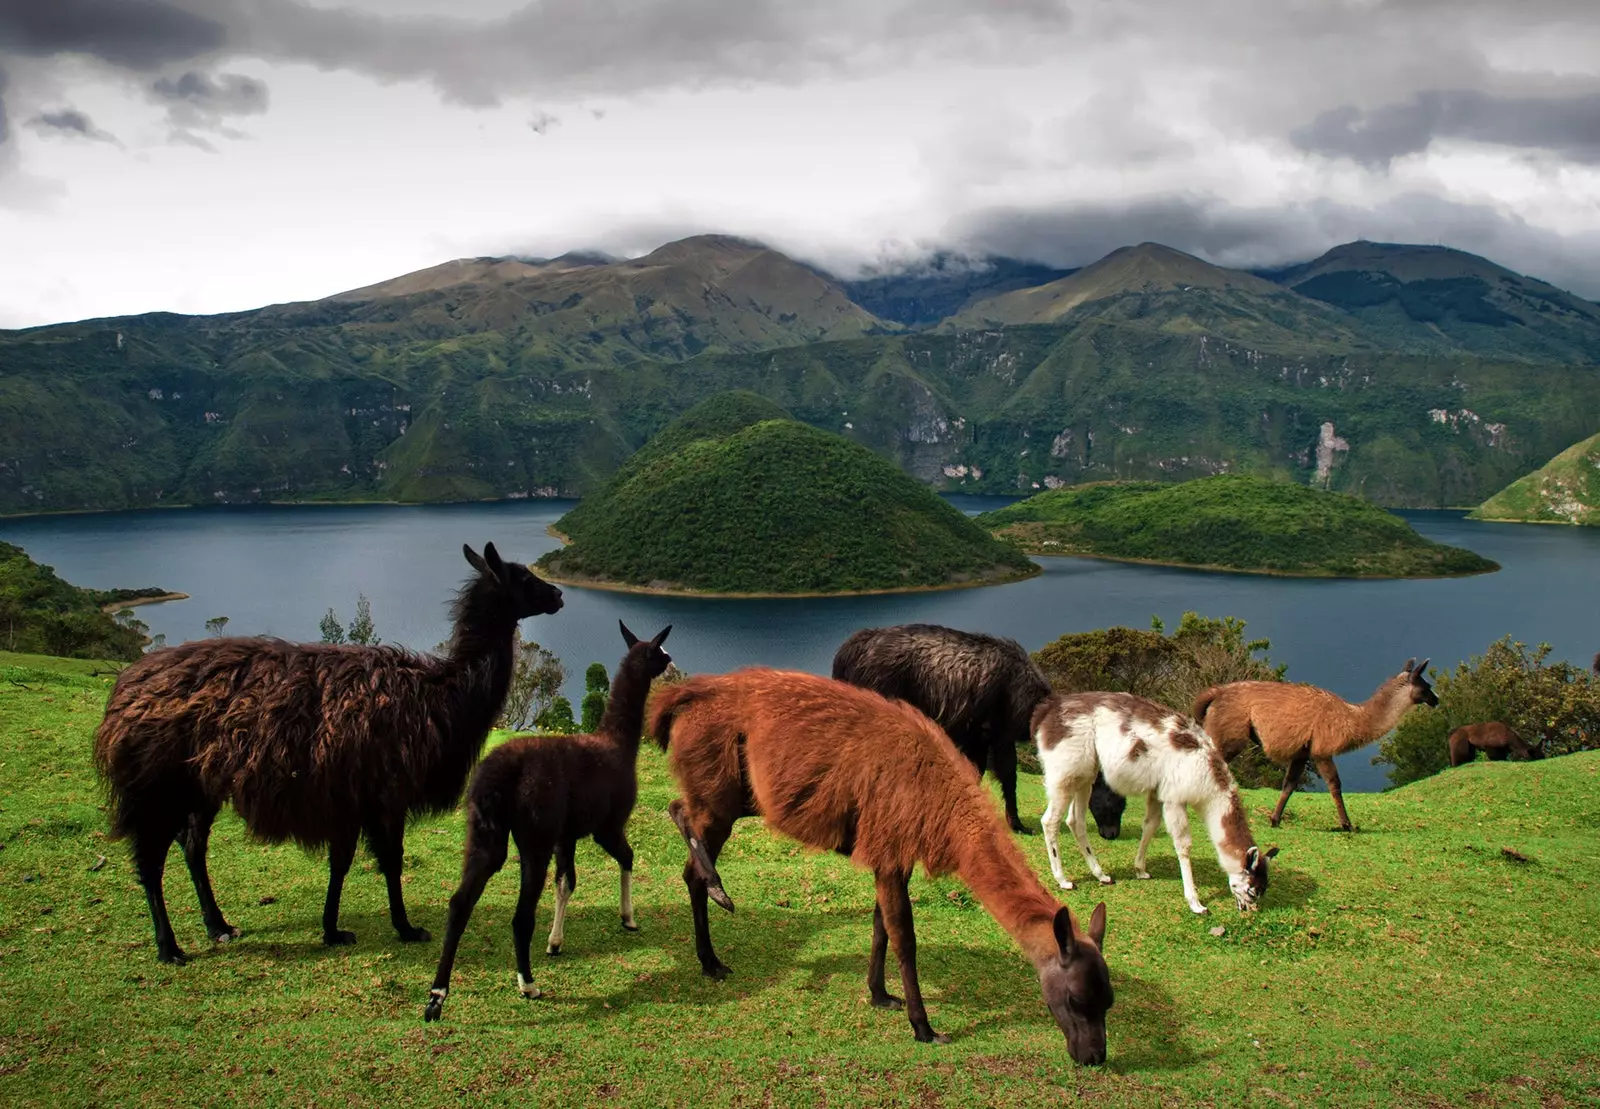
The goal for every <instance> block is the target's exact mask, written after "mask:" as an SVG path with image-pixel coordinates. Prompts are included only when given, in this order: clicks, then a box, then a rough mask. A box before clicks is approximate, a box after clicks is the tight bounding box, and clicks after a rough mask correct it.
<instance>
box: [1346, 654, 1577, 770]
mask: <svg viewBox="0 0 1600 1109" xmlns="http://www.w3.org/2000/svg"><path fill="white" fill-rule="evenodd" d="M1550 650H1551V648H1550V644H1548V643H1541V644H1539V646H1538V647H1536V648H1533V649H1532V650H1529V648H1528V646H1527V644H1525V643H1518V642H1515V641H1514V640H1512V638H1511V637H1510V636H1509V635H1508V636H1506V637H1505V638H1503V639H1499V640H1496V641H1495V642H1494V643H1491V644H1490V645H1489V648H1488V650H1486V651H1484V653H1483V654H1482V655H1474V656H1473V657H1472V658H1471V659H1469V660H1468V661H1466V662H1463V663H1461V664H1460V665H1458V666H1457V667H1456V669H1455V673H1453V674H1452V673H1444V672H1440V671H1434V678H1433V683H1434V684H1433V691H1434V693H1435V694H1436V695H1437V696H1438V698H1439V704H1438V706H1437V707H1435V708H1418V709H1415V710H1413V711H1412V712H1408V713H1407V714H1406V715H1405V718H1404V719H1402V720H1401V721H1400V726H1399V727H1398V728H1396V729H1395V730H1394V732H1393V733H1392V734H1391V735H1390V736H1389V737H1388V738H1386V739H1384V740H1383V742H1382V743H1381V744H1380V745H1379V747H1378V755H1377V757H1376V758H1374V759H1373V760H1372V761H1373V762H1379V761H1383V762H1388V763H1390V764H1392V765H1391V767H1390V770H1389V783H1390V785H1391V786H1403V785H1405V784H1406V783H1407V782H1414V781H1417V780H1418V779H1419V778H1426V777H1428V776H1429V775H1432V774H1437V773H1438V772H1439V771H1441V770H1443V769H1444V768H1445V767H1447V766H1449V765H1450V752H1449V748H1448V746H1447V741H1448V739H1449V736H1450V733H1451V732H1452V731H1454V730H1455V729H1456V728H1459V727H1461V725H1463V724H1479V723H1484V722H1487V721H1491V720H1498V721H1501V722H1502V723H1505V724H1508V725H1510V726H1511V729H1512V730H1513V731H1515V732H1516V733H1517V734H1518V735H1519V736H1521V737H1522V738H1523V739H1524V740H1526V741H1527V742H1528V743H1529V744H1538V743H1541V742H1542V743H1543V744H1544V753H1545V754H1546V755H1566V754H1571V753H1572V752H1573V751H1589V750H1594V749H1595V748H1597V747H1600V677H1597V676H1596V675H1595V674H1593V673H1591V672H1590V671H1587V670H1585V669H1583V668H1582V667H1581V666H1574V665H1573V664H1572V663H1570V662H1555V663H1551V662H1548V661H1546V660H1547V659H1548V658H1549V655H1550Z"/></svg>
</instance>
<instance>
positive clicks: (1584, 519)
mask: <svg viewBox="0 0 1600 1109" xmlns="http://www.w3.org/2000/svg"><path fill="white" fill-rule="evenodd" d="M1470 515H1471V516H1472V518H1473V519H1474V520H1510V521H1516V522H1520V523H1530V524H1589V525H1591V526H1593V525H1600V435H1591V436H1590V437H1589V438H1587V439H1585V440H1583V442H1581V443H1574V444H1573V445H1572V446H1570V447H1568V448H1567V449H1566V450H1564V451H1562V452H1561V453H1560V454H1558V455H1556V456H1555V457H1554V458H1552V459H1551V460H1550V461H1549V462H1547V463H1546V464H1545V465H1543V466H1541V467H1539V469H1537V470H1535V471H1534V472H1533V473H1531V474H1529V475H1527V476H1526V477H1521V478H1518V479H1517V480H1516V481H1514V482H1512V483H1511V484H1510V485H1508V486H1506V487H1505V488H1504V489H1502V490H1500V492H1498V493H1496V494H1495V495H1494V496H1492V497H1490V498H1489V499H1488V500H1486V501H1484V502H1483V503H1482V504H1481V505H1479V506H1478V507H1477V508H1476V509H1475V510H1474V511H1473V512H1472V513H1471V514H1470Z"/></svg>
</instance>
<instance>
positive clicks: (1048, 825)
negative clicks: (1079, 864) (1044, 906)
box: [1039, 789, 1072, 890]
mask: <svg viewBox="0 0 1600 1109" xmlns="http://www.w3.org/2000/svg"><path fill="white" fill-rule="evenodd" d="M1066 808H1067V804H1066V802H1065V800H1064V799H1063V798H1062V797H1061V795H1060V791H1059V790H1056V789H1052V790H1051V791H1050V801H1049V803H1048V804H1047V805H1045V809H1044V816H1043V817H1041V818H1040V820H1039V823H1040V825H1041V827H1042V828H1043V831H1044V853H1045V854H1046V855H1048V856H1049V857H1050V873H1051V874H1053V875H1055V879H1056V885H1058V886H1060V887H1061V888H1062V889H1064V890H1069V889H1072V883H1071V882H1070V881H1068V879H1067V875H1066V872H1065V871H1064V870H1063V868H1062V866H1061V816H1062V813H1063V812H1065V811H1066Z"/></svg>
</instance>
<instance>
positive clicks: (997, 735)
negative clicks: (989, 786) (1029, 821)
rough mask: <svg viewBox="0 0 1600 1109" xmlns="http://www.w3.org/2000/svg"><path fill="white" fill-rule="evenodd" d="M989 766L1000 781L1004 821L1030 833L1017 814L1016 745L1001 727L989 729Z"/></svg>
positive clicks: (1015, 829) (1013, 828)
mask: <svg viewBox="0 0 1600 1109" xmlns="http://www.w3.org/2000/svg"><path fill="white" fill-rule="evenodd" d="M989 768H990V769H991V770H993V771H994V776H995V780H996V781H998V782H999V783H1000V795H1001V796H1002V797H1003V798H1005V803H1006V823H1007V824H1010V825H1011V830H1012V831H1013V832H1017V833H1019V834H1021V835H1024V836H1027V835H1032V834H1033V833H1032V830H1031V829H1029V828H1028V827H1026V826H1025V825H1024V824H1023V823H1022V817H1020V816H1018V815H1017V745H1016V744H1015V743H1013V742H1011V737H1010V735H1008V734H1005V733H1004V731H1003V730H1002V729H999V728H994V729H991V730H990V746H989Z"/></svg>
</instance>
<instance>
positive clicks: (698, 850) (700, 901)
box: [667, 800, 733, 982]
mask: <svg viewBox="0 0 1600 1109" xmlns="http://www.w3.org/2000/svg"><path fill="white" fill-rule="evenodd" d="M684 810H685V806H684V804H683V802H682V801H681V800H675V801H673V802H672V804H671V805H669V806H668V807H667V812H668V813H669V814H671V816H672V819H673V822H674V823H676V824H677V825H678V828H679V830H680V831H681V832H682V833H683V838H684V841H685V842H687V843H688V845H689V861H688V862H686V863H684V864H683V884H684V885H685V886H687V887H688V889H689V908H690V909H691V911H692V912H693V914H694V950H695V954H696V955H698V956H699V958H700V973H702V974H704V975H705V976H706V977H707V978H714V979H716V980H717V981H719V982H720V981H722V980H723V979H724V978H726V977H727V976H728V975H729V974H731V973H733V972H732V971H731V970H729V969H728V967H727V966H726V965H725V964H724V963H723V961H722V960H721V959H719V958H717V953H716V951H715V949H713V948H712V946H711V916H710V912H709V910H708V908H707V905H706V902H707V898H708V897H710V896H711V887H710V883H709V882H707V880H706V874H707V873H709V874H710V875H711V877H712V878H713V879H714V880H715V881H716V883H717V887H716V888H717V891H718V892H719V893H721V890H722V879H721V877H719V876H718V875H717V855H718V854H719V853H720V852H721V851H722V845H723V844H724V843H727V842H728V835H729V834H730V833H731V832H732V831H733V821H732V820H731V819H727V818H722V817H716V816H713V817H710V818H707V819H706V820H705V821H704V822H703V823H704V826H703V827H701V828H699V829H698V830H697V829H696V828H695V826H694V824H693V822H692V819H691V818H690V817H689V816H688V815H687V813H686V812H685V811H684ZM727 896H728V895H727V894H726V893H722V897H723V899H724V900H726V898H727ZM718 904H723V901H719V902H718ZM726 907H727V908H729V909H730V910H731V909H732V907H733V902H731V901H727V902H726Z"/></svg>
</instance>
